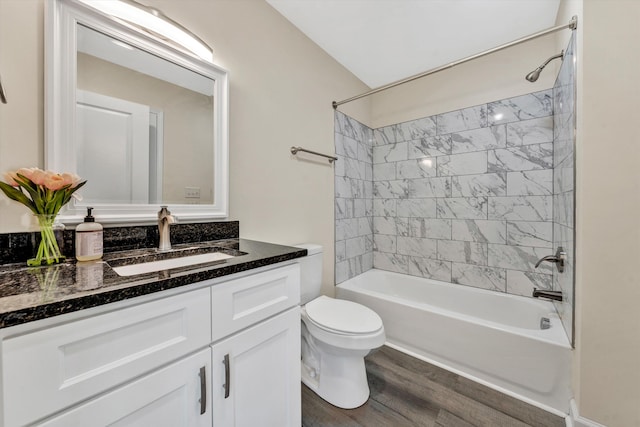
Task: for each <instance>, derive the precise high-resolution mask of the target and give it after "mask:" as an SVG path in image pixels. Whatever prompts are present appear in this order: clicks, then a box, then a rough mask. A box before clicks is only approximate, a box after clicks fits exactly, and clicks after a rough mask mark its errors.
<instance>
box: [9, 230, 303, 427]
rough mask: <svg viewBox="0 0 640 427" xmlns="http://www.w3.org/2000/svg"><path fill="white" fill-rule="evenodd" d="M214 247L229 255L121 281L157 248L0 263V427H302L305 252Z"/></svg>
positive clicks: (236, 243) (249, 244) (247, 245)
mask: <svg viewBox="0 0 640 427" xmlns="http://www.w3.org/2000/svg"><path fill="white" fill-rule="evenodd" d="M207 245H208V246H207ZM211 245H212V243H211V242H207V243H203V244H197V245H189V247H181V246H180V245H178V246H177V248H176V249H177V250H178V251H180V250H194V249H197V248H202V247H205V248H211ZM213 245H214V247H215V250H221V251H224V252H226V253H228V254H234V255H233V256H232V257H230V258H226V259H224V260H222V261H213V262H210V263H208V264H199V265H197V266H190V267H182V268H176V269H170V270H160V271H157V272H151V273H143V274H138V275H133V276H128V277H121V276H118V275H117V274H116V273H115V272H114V271H113V268H112V265H111V264H114V265H115V264H118V263H122V262H123V260H129V261H130V262H131V263H133V264H135V263H139V262H140V260H144V261H147V260H148V258H149V254H150V253H152V252H154V251H153V250H150V249H146V250H145V249H142V250H134V251H129V252H113V253H109V254H106V255H105V258H104V261H101V262H95V263H86V264H76V263H75V262H73V261H71V262H68V263H65V264H61V265H58V266H51V267H41V268H37V269H28V268H26V267H23V265H22V264H9V265H0V327H1V328H0V339H1V341H0V352H1V359H0V360H1V361H0V367H1V374H2V388H1V391H0V397H1V399H0V401H1V407H0V413H1V414H2V420H0V426H2V427H10V426H22V425H31V424H35V425H45V426H71V425H74V426H75V425H78V426H79V425H107V424H108V425H112V424H113V425H130V424H132V423H134V424H136V425H153V426H171V427H174V426H211V425H213V426H256V425H265V426H294V425H299V424H300V314H299V301H300V289H299V285H300V270H299V266H298V264H297V262H296V260H295V259H296V258H298V257H302V256H305V255H306V251H305V250H304V249H299V248H293V247H287V246H280V245H272V244H268V243H262V242H255V241H249V240H243V239H239V240H238V239H230V240H224V241H219V242H213Z"/></svg>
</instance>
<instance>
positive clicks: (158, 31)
mask: <svg viewBox="0 0 640 427" xmlns="http://www.w3.org/2000/svg"><path fill="white" fill-rule="evenodd" d="M80 2H82V3H84V4H86V5H88V6H90V7H92V8H94V9H97V10H99V11H100V12H102V13H105V14H107V15H109V16H112V17H114V18H116V19H119V20H121V21H124V22H126V23H127V24H129V25H132V26H134V27H136V28H138V29H140V30H142V31H145V32H147V33H149V34H151V35H152V36H154V37H159V38H160V39H162V40H164V41H166V42H169V43H174V44H177V45H179V46H181V47H182V48H184V49H186V50H188V51H189V52H191V53H193V54H194V55H196V56H197V57H199V58H201V59H203V60H205V61H208V62H211V63H212V62H213V51H212V49H211V48H210V47H209V46H208V45H207V44H206V43H205V42H204V41H202V39H200V38H199V37H198V36H196V35H195V34H193V33H192V32H191V31H189V30H187V29H186V28H184V27H183V26H182V25H180V24H178V23H177V22H176V21H174V20H172V19H171V18H169V17H168V16H166V15H165V14H164V13H162V12H161V11H159V10H158V9H155V8H152V7H149V6H145V5H142V4H140V3H138V2H135V1H133V0H106V1H105V0H80Z"/></svg>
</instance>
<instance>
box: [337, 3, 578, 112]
mask: <svg viewBox="0 0 640 427" xmlns="http://www.w3.org/2000/svg"><path fill="white" fill-rule="evenodd" d="M566 28H569V29H571V30H575V29H576V28H578V17H577V16H573V17H572V18H571V20H570V21H569V23H568V24H566V25H559V26H557V27H551V28H547V29H546V30H542V31H539V32H537V33H533V34H530V35H528V36H525V37H522V38H520V39H517V40H514V41H511V42H509V43H505V44H503V45H500V46H498V47H494V48H493V49H489V50H485V51H483V52H480V53H476V54H475V55H471V56H467V57H466V58H462V59H459V60H457V61H454V62H451V63H449V64H446V65H442V66H440V67H437V68H432V69H430V70H428V71H425V72H423V73H420V74H415V75H413V76H411V77H407V78H404V79H402V80H397V81H395V82H392V83H389V84H386V85H384V86H380V87H377V88H375V89H371V90H370V91H369V92H365V93H361V94H360V95H356V96H353V97H351V98H348V99H344V100H342V101H333V102H332V103H331V105H332V106H333V109H334V110H336V109H337V108H338V106H339V105H342V104H346V103H348V102H351V101H355V100H356V99H360V98H364V97H365V96H369V95H373V94H375V93H378V92H382V91H383V90H387V89H391V88H392V87H396V86H400V85H403V84H405V83H409V82H411V81H414V80H417V79H420V78H422V77H426V76H428V75H431V74H435V73H437V72H439V71H443V70H446V69H449V68H452V67H455V66H456V65H460V64H464V63H465V62H468V61H471V60H472V59H476V58H480V57H482V56H485V55H489V54H490V53H494V52H498V51H500V50H503V49H506V48H508V47H511V46H515V45H518V44H520V43H524V42H527V41H529V40H533V39H537V38H538V37H542V36H546V35H547V34H551V33H555V32H556V31H560V30H564V29H566Z"/></svg>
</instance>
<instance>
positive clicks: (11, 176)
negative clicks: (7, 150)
mask: <svg viewBox="0 0 640 427" xmlns="http://www.w3.org/2000/svg"><path fill="white" fill-rule="evenodd" d="M16 177H17V175H16V173H15V172H14V171H9V172H7V173H5V174H4V179H5V181H7V184H9V185H10V186H12V187H17V186H18V183H17V182H16Z"/></svg>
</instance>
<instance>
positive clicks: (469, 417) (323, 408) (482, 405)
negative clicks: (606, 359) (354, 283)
mask: <svg viewBox="0 0 640 427" xmlns="http://www.w3.org/2000/svg"><path fill="white" fill-rule="evenodd" d="M365 361H366V367H367V376H368V380H369V388H370V389H371V396H370V398H369V400H368V401H367V403H365V404H364V405H362V406H361V407H359V408H356V409H350V410H347V409H339V408H336V407H335V406H332V405H330V404H329V403H327V402H325V401H324V400H322V399H321V398H320V397H318V396H317V395H316V394H315V393H313V392H312V391H311V390H310V389H309V388H307V387H306V386H305V385H304V384H303V385H302V426H303V427H359V426H362V427H387V426H390V427H404V426H407V427H409V426H420V427H423V426H425V427H472V426H476V427H485V426H486V427H527V426H533V427H564V426H565V421H564V419H563V418H561V417H558V416H556V415H554V414H551V413H549V412H546V411H544V410H542V409H540V408H537V407H535V406H532V405H529V404H527V403H525V402H522V401H520V400H518V399H515V398H513V397H510V396H507V395H504V394H502V393H500V392H497V391H495V390H493V389H491V388H488V387H486V386H483V385H481V384H478V383H476V382H473V381H471V380H468V379H466V378H464V377H461V376H459V375H457V374H454V373H452V372H449V371H447V370H444V369H442V368H439V367H437V366H434V365H431V364H429V363H426V362H424V361H422V360H419V359H416V358H414V357H411V356H408V355H406V354H405V353H402V352H399V351H397V350H394V349H392V348H390V347H387V346H383V347H382V348H380V349H379V350H377V351H376V352H374V353H373V354H370V355H369V356H367V357H366V359H365Z"/></svg>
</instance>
